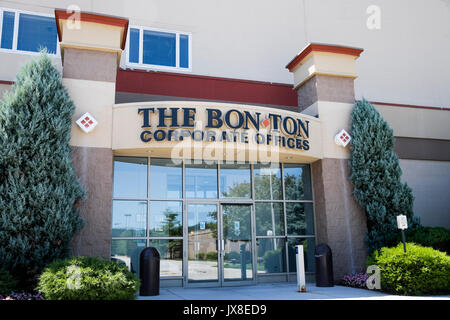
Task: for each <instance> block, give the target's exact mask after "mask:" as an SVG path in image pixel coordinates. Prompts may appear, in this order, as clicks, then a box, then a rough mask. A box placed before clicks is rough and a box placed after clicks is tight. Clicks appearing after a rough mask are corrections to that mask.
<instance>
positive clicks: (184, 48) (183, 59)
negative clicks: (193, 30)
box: [180, 34, 189, 68]
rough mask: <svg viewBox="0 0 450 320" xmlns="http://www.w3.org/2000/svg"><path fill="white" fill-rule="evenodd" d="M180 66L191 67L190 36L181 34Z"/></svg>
mask: <svg viewBox="0 0 450 320" xmlns="http://www.w3.org/2000/svg"><path fill="white" fill-rule="evenodd" d="M180 67H181V68H189V36H188V35H186V34H180Z"/></svg>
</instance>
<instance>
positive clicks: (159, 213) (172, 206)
mask: <svg viewBox="0 0 450 320" xmlns="http://www.w3.org/2000/svg"><path fill="white" fill-rule="evenodd" d="M182 212H183V211H182V203H181V202H179V201H151V202H150V219H149V235H150V237H182V236H183V226H182V223H183V222H182V221H183V213H182Z"/></svg>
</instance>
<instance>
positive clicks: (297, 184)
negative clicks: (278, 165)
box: [284, 164, 312, 200]
mask: <svg viewBox="0 0 450 320" xmlns="http://www.w3.org/2000/svg"><path fill="white" fill-rule="evenodd" d="M284 185H285V187H284V190H285V192H286V196H285V198H286V200H312V190H311V177H310V170H309V166H308V165H300V164H285V165H284Z"/></svg>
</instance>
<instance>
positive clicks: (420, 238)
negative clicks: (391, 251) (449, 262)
mask: <svg viewBox="0 0 450 320" xmlns="http://www.w3.org/2000/svg"><path fill="white" fill-rule="evenodd" d="M405 236H406V241H408V242H414V243H417V244H420V245H422V246H425V247H432V248H434V249H436V250H439V251H442V252H446V253H447V254H450V230H449V229H446V228H442V227H418V228H411V229H407V230H406V231H405ZM401 241H402V238H401V233H400V232H399V233H397V234H396V236H395V237H394V238H393V239H392V241H390V242H389V243H387V244H386V245H387V246H388V247H393V246H396V245H397V244H398V243H399V242H401Z"/></svg>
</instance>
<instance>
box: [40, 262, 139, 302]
mask: <svg viewBox="0 0 450 320" xmlns="http://www.w3.org/2000/svg"><path fill="white" fill-rule="evenodd" d="M139 284H140V283H139V280H138V278H137V276H136V275H135V274H133V273H131V272H130V271H128V269H127V267H126V266H124V265H123V264H120V263H117V262H116V261H109V260H104V259H100V258H89V257H74V258H70V259H64V260H56V261H54V262H53V263H51V264H50V266H49V267H48V268H46V269H45V270H44V272H43V273H42V275H41V277H40V279H39V284H38V287H37V289H38V291H40V292H41V293H42V294H43V295H44V297H45V298H46V299H49V300H129V299H134V298H135V295H136V291H137V290H138V289H139Z"/></svg>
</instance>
